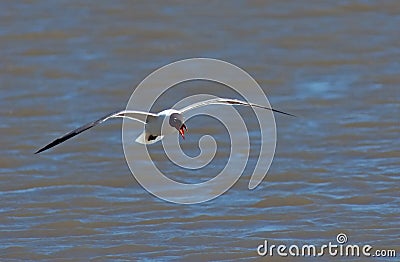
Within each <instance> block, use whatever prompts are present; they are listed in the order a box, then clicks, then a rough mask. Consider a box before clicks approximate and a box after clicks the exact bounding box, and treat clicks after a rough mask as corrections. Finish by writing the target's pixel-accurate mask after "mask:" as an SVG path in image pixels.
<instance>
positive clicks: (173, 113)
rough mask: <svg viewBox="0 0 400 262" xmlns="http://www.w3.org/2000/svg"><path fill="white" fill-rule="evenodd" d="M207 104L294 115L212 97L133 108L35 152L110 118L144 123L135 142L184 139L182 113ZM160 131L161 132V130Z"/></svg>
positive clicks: (78, 130) (75, 132)
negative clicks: (157, 109) (165, 106)
mask: <svg viewBox="0 0 400 262" xmlns="http://www.w3.org/2000/svg"><path fill="white" fill-rule="evenodd" d="M207 105H241V106H251V107H256V108H262V109H266V110H270V111H273V112H276V113H280V114H284V115H288V116H293V117H295V115H292V114H289V113H285V112H283V111H279V110H276V109H273V108H269V107H265V106H261V105H257V104H253V103H249V102H245V101H241V100H238V99H230V98H213V99H209V100H205V101H201V102H197V103H194V104H192V105H189V106H187V107H184V108H182V109H180V110H176V109H166V110H163V111H161V112H159V113H157V114H155V113H149V112H142V111H135V110H121V111H117V112H114V113H111V114H108V115H106V116H103V117H102V118H100V119H97V120H96V121H93V122H90V123H88V124H86V125H83V126H81V127H78V128H77V129H75V130H72V131H71V132H68V133H67V134H65V135H63V136H61V137H59V138H57V139H55V140H54V141H52V142H50V143H49V144H47V145H45V146H44V147H42V148H40V149H39V150H37V151H36V152H35V154H38V153H41V152H43V151H46V150H48V149H50V148H52V147H54V146H56V145H58V144H61V143H62V142H64V141H66V140H68V139H70V138H72V137H74V136H76V135H78V134H80V133H82V132H84V131H86V130H88V129H90V128H92V127H94V126H97V125H98V124H101V123H103V122H105V121H107V120H109V119H112V118H127V119H131V120H135V121H139V122H141V123H143V124H144V125H145V128H144V131H143V133H142V134H140V135H139V136H138V137H137V138H136V140H135V141H136V142H138V143H141V144H153V143H155V142H158V141H160V140H161V139H162V138H163V137H164V135H167V134H172V133H174V132H176V131H178V132H179V134H180V135H181V136H182V138H183V139H185V131H187V127H186V125H185V123H184V122H185V118H184V117H183V114H184V113H185V112H187V111H189V110H192V109H195V108H199V107H203V106H207ZM165 120H168V122H167V123H168V124H167V125H165V126H166V127H164V128H162V127H163V123H164V121H165ZM161 131H162V132H161Z"/></svg>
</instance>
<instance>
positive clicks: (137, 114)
mask: <svg viewBox="0 0 400 262" xmlns="http://www.w3.org/2000/svg"><path fill="white" fill-rule="evenodd" d="M156 116H157V115H156V114H153V113H147V112H142V111H133V110H122V111H117V112H114V113H111V114H108V115H106V116H103V117H102V118H99V119H97V120H96V121H93V122H90V123H88V124H86V125H83V126H81V127H78V128H77V129H75V130H72V131H71V132H68V133H67V134H65V135H63V136H61V137H59V138H57V139H55V140H54V141H52V142H51V143H49V144H47V145H46V146H44V147H42V148H40V149H39V150H38V151H36V152H35V154H38V153H40V152H43V151H45V150H47V149H50V148H52V147H54V146H56V145H58V144H61V143H62V142H64V141H66V140H68V139H70V138H72V137H74V136H76V135H79V134H80V133H82V132H83V131H86V130H88V129H90V128H92V127H94V126H97V125H98V124H101V123H103V122H105V121H107V120H108V119H110V118H128V119H131V120H136V121H139V122H141V123H146V121H147V119H148V118H149V117H156Z"/></svg>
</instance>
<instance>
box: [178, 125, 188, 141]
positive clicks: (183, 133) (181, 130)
mask: <svg viewBox="0 0 400 262" xmlns="http://www.w3.org/2000/svg"><path fill="white" fill-rule="evenodd" d="M185 131H187V128H186V126H185V124H182V126H181V128H179V134H181V136H182V138H183V139H185Z"/></svg>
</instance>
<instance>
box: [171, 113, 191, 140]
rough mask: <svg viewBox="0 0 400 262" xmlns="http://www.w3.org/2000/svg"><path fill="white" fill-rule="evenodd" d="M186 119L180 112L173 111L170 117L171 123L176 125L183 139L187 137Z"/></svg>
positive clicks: (173, 125)
mask: <svg viewBox="0 0 400 262" xmlns="http://www.w3.org/2000/svg"><path fill="white" fill-rule="evenodd" d="M184 121H185V120H184V119H183V116H182V115H181V114H178V113H173V114H171V116H170V117H169V125H170V126H172V127H175V128H176V130H178V132H179V134H181V136H182V138H183V139H185V131H187V128H186V125H185V124H184V123H183V122H184Z"/></svg>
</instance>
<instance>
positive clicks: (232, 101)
mask: <svg viewBox="0 0 400 262" xmlns="http://www.w3.org/2000/svg"><path fill="white" fill-rule="evenodd" d="M208 105H242V106H251V107H258V108H262V109H267V110H271V111H273V112H276V113H280V114H284V115H288V116H293V117H295V115H292V114H289V113H285V112H283V111H279V110H276V109H273V108H269V107H265V106H261V105H257V104H253V103H249V102H246V101H242V100H238V99H230V98H213V99H209V100H205V101H201V102H198V103H194V104H192V105H190V106H187V107H184V108H182V109H181V110H179V111H181V112H182V113H184V112H186V111H189V110H192V109H195V108H198V107H203V106H208Z"/></svg>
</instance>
